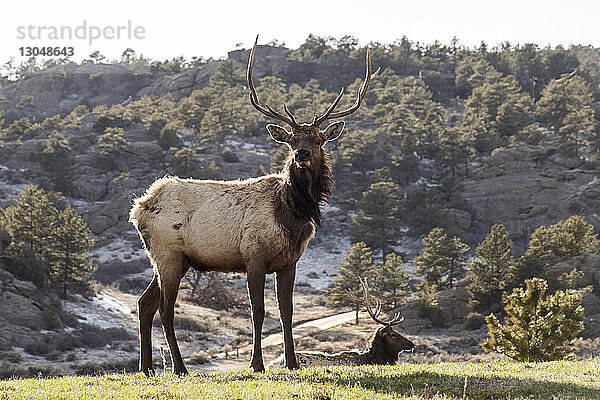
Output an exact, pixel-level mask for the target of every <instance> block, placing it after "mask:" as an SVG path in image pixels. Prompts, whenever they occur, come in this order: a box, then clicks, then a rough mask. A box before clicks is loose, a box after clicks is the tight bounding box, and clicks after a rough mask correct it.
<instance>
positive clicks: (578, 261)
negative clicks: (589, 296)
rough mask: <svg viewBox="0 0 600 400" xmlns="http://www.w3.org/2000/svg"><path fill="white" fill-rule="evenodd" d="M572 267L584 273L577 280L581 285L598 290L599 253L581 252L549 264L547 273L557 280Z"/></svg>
mask: <svg viewBox="0 0 600 400" xmlns="http://www.w3.org/2000/svg"><path fill="white" fill-rule="evenodd" d="M574 269H578V270H580V271H582V272H583V274H584V275H583V277H582V278H581V280H580V282H579V284H580V286H581V287H584V286H592V287H594V288H595V289H597V290H600V254H581V255H578V256H575V257H571V258H570V259H568V260H567V261H562V262H559V263H556V264H554V265H551V266H550V267H549V268H548V275H549V278H550V279H551V280H557V279H558V278H559V277H560V276H561V275H563V274H565V273H569V272H571V271H572V270H574Z"/></svg>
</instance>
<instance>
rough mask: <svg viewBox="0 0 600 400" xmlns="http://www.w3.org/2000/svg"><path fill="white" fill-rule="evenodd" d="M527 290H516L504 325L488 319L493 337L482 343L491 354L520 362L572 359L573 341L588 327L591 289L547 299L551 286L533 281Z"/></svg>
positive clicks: (560, 292) (527, 281)
mask: <svg viewBox="0 0 600 400" xmlns="http://www.w3.org/2000/svg"><path fill="white" fill-rule="evenodd" d="M525 285H526V288H525V289H523V288H515V289H514V290H513V292H512V294H510V295H509V296H508V298H507V304H506V306H505V308H504V309H505V311H506V313H507V315H508V320H507V321H506V322H505V324H504V325H502V324H500V322H499V321H498V318H497V317H496V316H495V315H494V314H490V315H489V316H487V317H486V321H487V324H488V332H489V335H490V337H489V338H488V339H486V340H485V341H484V342H483V343H482V347H483V349H484V350H485V351H488V352H492V351H494V352H498V353H501V354H506V355H507V356H508V357H510V358H512V359H514V360H517V361H533V362H535V361H551V360H560V359H563V358H565V357H569V356H572V354H573V351H574V350H575V346H574V344H573V341H574V339H575V337H576V336H577V334H578V333H579V332H581V331H582V330H583V328H584V325H583V323H584V314H583V311H584V310H583V307H582V306H581V300H582V298H583V296H584V295H585V294H586V293H587V291H588V289H583V290H573V289H568V290H566V291H557V292H556V293H554V294H551V295H548V296H546V291H547V289H548V284H547V283H546V281H545V280H543V279H539V278H533V279H530V280H526V281H525Z"/></svg>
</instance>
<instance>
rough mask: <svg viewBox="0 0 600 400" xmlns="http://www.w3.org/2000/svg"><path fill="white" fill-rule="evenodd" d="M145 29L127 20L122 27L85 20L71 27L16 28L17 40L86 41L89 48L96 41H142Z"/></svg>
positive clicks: (21, 26) (34, 26)
mask: <svg viewBox="0 0 600 400" xmlns="http://www.w3.org/2000/svg"><path fill="white" fill-rule="evenodd" d="M145 38H146V29H145V28H144V27H143V26H141V25H134V24H133V22H132V21H131V20H127V23H126V24H123V25H104V26H100V25H92V24H88V21H87V20H85V19H84V20H83V22H82V23H81V24H79V25H76V26H71V25H60V26H57V25H20V26H17V39H18V40H87V42H88V44H89V45H90V46H91V45H92V44H93V43H94V42H95V41H97V40H121V39H124V40H133V39H137V40H143V39H145Z"/></svg>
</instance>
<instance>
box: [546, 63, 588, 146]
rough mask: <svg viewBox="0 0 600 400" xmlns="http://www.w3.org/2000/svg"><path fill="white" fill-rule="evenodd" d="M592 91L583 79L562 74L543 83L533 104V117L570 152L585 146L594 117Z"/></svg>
mask: <svg viewBox="0 0 600 400" xmlns="http://www.w3.org/2000/svg"><path fill="white" fill-rule="evenodd" d="M592 103H593V99H592V93H591V90H590V88H589V86H588V84H587V83H586V81H585V79H583V78H582V77H580V76H577V75H574V74H572V73H571V74H564V75H562V76H561V77H560V78H558V79H554V80H552V81H550V82H549V83H548V85H546V87H545V88H544V90H543V91H542V97H541V98H540V100H539V101H538V102H537V104H536V118H537V120H538V121H540V122H541V123H543V124H545V125H546V126H547V127H549V128H552V129H553V130H554V132H555V133H557V135H558V138H559V141H560V143H561V145H562V146H563V148H564V149H565V150H567V151H569V152H571V153H573V154H576V153H577V150H578V149H579V148H580V147H582V146H588V145H589V144H590V143H589V140H590V138H591V137H592V133H593V130H594V125H595V123H596V119H595V116H594V108H593V105H592Z"/></svg>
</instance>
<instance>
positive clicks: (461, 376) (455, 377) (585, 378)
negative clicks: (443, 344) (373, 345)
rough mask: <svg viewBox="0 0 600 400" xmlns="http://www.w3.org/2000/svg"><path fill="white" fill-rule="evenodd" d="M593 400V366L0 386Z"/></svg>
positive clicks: (107, 394) (149, 395) (134, 394)
mask: <svg viewBox="0 0 600 400" xmlns="http://www.w3.org/2000/svg"><path fill="white" fill-rule="evenodd" d="M467 398H468V399H596V400H597V399H600V359H599V358H595V359H590V360H587V361H558V362H548V363H516V362H490V363H439V364H408V363H405V364H400V365H398V366H393V367H387V366H386V367H380V366H367V367H355V368H351V367H336V368H331V367H329V368H316V369H305V370H300V371H287V370H272V371H269V372H267V373H263V374H255V373H251V372H250V371H237V372H232V373H222V374H214V375H207V374H198V373H192V374H191V375H190V376H188V377H185V378H178V377H175V376H173V375H172V374H168V373H165V374H160V375H158V376H155V377H153V378H149V379H148V378H145V377H144V376H142V375H140V374H110V375H99V376H77V377H63V378H38V379H36V378H34V379H13V380H4V381H0V399H369V400H372V399H467Z"/></svg>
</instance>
